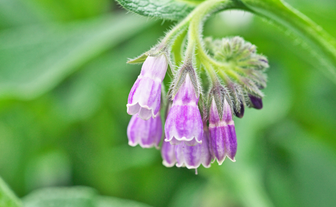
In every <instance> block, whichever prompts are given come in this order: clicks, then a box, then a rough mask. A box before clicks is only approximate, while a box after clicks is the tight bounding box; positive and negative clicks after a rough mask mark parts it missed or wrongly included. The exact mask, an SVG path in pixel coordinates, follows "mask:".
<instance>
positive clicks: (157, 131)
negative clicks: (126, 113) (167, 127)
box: [127, 115, 162, 148]
mask: <svg viewBox="0 0 336 207" xmlns="http://www.w3.org/2000/svg"><path fill="white" fill-rule="evenodd" d="M127 136H128V144H129V145H131V146H136V145H137V144H139V145H140V146H141V147H143V148H150V147H156V148H158V147H159V144H160V141H161V137H162V122H161V116H160V115H158V116H156V117H155V118H153V117H151V118H150V119H148V120H143V119H141V118H140V117H139V116H138V115H133V116H132V118H131V121H130V122H129V124H128V127H127Z"/></svg>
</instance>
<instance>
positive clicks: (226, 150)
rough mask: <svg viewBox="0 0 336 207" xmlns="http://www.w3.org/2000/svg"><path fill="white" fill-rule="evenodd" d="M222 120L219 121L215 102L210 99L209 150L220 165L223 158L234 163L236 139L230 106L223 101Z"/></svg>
mask: <svg viewBox="0 0 336 207" xmlns="http://www.w3.org/2000/svg"><path fill="white" fill-rule="evenodd" d="M222 113H223V118H222V119H220V116H219V114H218V110H217V106H216V103H215V100H214V99H212V103H211V106H210V117H209V131H210V148H211V152H212V155H213V156H214V158H215V159H217V161H218V163H219V164H222V163H223V161H224V160H225V157H226V156H227V157H229V158H230V159H231V160H232V161H235V158H234V157H235V155H236V152H237V137H236V131H235V126H234V122H233V120H232V112H231V108H230V105H229V104H228V102H227V101H226V100H224V106H223V111H222Z"/></svg>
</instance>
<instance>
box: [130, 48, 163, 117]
mask: <svg viewBox="0 0 336 207" xmlns="http://www.w3.org/2000/svg"><path fill="white" fill-rule="evenodd" d="M167 68H168V62H167V58H166V57H165V55H164V54H161V55H159V56H155V57H150V56H149V57H147V59H146V61H145V62H144V64H143V65H142V69H141V73H140V75H139V76H138V79H137V80H136V81H135V83H134V85H133V87H132V89H131V91H130V93H129V96H128V103H127V113H128V114H130V115H135V114H138V115H139V117H140V118H142V119H145V120H148V119H149V118H150V117H156V116H157V115H158V113H159V111H160V102H161V85H162V80H163V79H164V77H165V75H166V72H167Z"/></svg>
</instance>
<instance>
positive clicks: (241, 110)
mask: <svg viewBox="0 0 336 207" xmlns="http://www.w3.org/2000/svg"><path fill="white" fill-rule="evenodd" d="M233 111H234V113H235V114H236V116H237V117H238V118H243V116H244V112H245V106H244V104H243V103H240V111H238V110H237V109H236V107H233Z"/></svg>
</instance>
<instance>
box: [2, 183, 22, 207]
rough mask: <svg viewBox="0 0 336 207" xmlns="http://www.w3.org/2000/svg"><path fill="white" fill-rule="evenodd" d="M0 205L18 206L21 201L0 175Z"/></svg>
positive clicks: (6, 206)
mask: <svg viewBox="0 0 336 207" xmlns="http://www.w3.org/2000/svg"><path fill="white" fill-rule="evenodd" d="M0 206H1V207H2V206H3V207H20V206H21V202H20V201H19V199H18V198H17V197H16V196H15V195H14V193H13V192H12V191H11V190H10V189H9V188H8V186H7V185H6V183H5V182H4V181H3V180H2V178H1V177H0Z"/></svg>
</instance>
